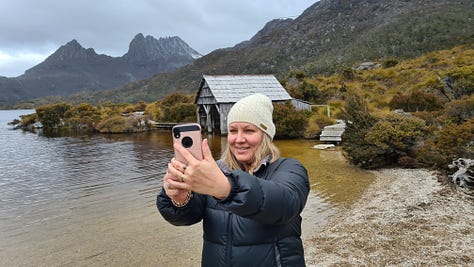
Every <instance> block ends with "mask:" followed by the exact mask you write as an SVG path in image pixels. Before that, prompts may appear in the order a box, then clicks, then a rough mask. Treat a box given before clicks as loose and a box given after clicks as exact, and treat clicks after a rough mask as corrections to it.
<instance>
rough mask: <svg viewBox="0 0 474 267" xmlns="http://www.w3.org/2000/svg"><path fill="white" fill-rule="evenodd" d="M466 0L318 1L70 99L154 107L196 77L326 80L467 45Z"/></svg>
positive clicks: (473, 33) (470, 37) (190, 86)
mask: <svg viewBox="0 0 474 267" xmlns="http://www.w3.org/2000/svg"><path fill="white" fill-rule="evenodd" d="M473 20H474V2H473V1H472V0H459V1H452V0H417V1H407V0H321V1H319V2H316V3H315V4H313V5H312V6H310V7H309V8H307V9H306V10H305V11H304V12H303V13H302V14H301V15H300V16H299V17H297V18H296V19H279V20H272V21H270V22H268V23H267V24H266V25H265V26H264V27H263V28H262V29H261V30H260V31H259V32H258V33H256V34H255V36H254V37H252V38H251V39H250V40H248V41H244V42H241V43H239V44H237V45H235V46H234V47H232V48H224V49H218V50H215V51H213V52H211V53H210V54H208V55H206V56H204V57H202V58H199V59H197V60H196V61H194V62H193V63H192V64H190V65H186V66H184V67H182V68H180V69H178V70H176V71H174V72H170V73H164V74H157V75H155V76H153V77H152V78H149V79H146V80H142V81H137V82H133V83H130V84H127V85H126V86H123V87H121V88H119V89H115V90H105V91H101V92H98V93H96V94H93V95H84V94H81V95H76V96H75V98H73V99H72V100H74V101H80V100H86V101H89V102H92V103H94V102H99V101H105V100H110V99H113V100H114V101H117V102H123V101H126V102H132V103H133V102H135V103H136V102H137V101H139V100H143V101H155V100H156V99H161V98H162V97H164V96H165V95H167V94H169V93H172V92H184V93H195V92H196V91H197V89H198V86H199V81H200V79H201V77H202V74H210V75H218V74H268V73H272V74H275V75H276V76H277V77H278V78H280V79H282V78H285V77H286V75H288V73H289V71H291V70H298V71H304V72H305V74H307V75H313V74H330V73H334V72H338V71H340V70H341V69H343V68H350V67H352V66H353V65H355V64H359V63H361V62H364V61H368V60H372V61H384V60H389V59H407V58H414V57H417V56H420V55H423V54H426V53H428V52H430V51H435V50H441V49H449V48H452V47H454V46H457V45H460V44H466V43H473V42H474V26H473V25H474V24H473V23H472V21H473Z"/></svg>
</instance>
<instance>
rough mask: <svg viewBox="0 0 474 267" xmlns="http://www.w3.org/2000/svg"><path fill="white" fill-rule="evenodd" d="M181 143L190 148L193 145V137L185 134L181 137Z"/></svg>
mask: <svg viewBox="0 0 474 267" xmlns="http://www.w3.org/2000/svg"><path fill="white" fill-rule="evenodd" d="M181 144H182V145H183V147H185V148H190V147H191V146H192V145H193V139H192V138H191V137H189V136H186V137H184V138H183V140H181Z"/></svg>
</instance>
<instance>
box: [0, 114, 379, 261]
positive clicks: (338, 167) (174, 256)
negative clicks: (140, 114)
mask: <svg viewBox="0 0 474 267" xmlns="http://www.w3.org/2000/svg"><path fill="white" fill-rule="evenodd" d="M32 112H33V111H32V110H13V111H7V110H0V203H1V206H0V266H104V265H109V266H200V252H201V244H202V240H201V239H202V234H201V225H200V224H197V225H194V226H191V227H175V226H172V225H170V224H168V223H167V222H165V221H164V220H163V219H162V218H161V216H160V215H159V213H158V212H157V210H156V207H155V198H156V195H157V193H158V192H159V190H160V189H161V184H162V177H163V175H164V173H165V171H166V163H167V162H168V161H169V159H170V158H171V157H172V153H173V151H172V148H171V135H170V132H150V133H140V134H132V135H99V134H97V135H85V136H74V137H71V136H64V137H46V136H42V135H41V134H37V133H31V132H24V131H21V130H12V129H11V128H12V126H11V125H7V123H8V122H10V121H12V120H13V119H15V118H18V116H19V115H23V114H28V113H32ZM207 138H209V140H210V143H211V144H212V149H213V152H214V155H215V156H218V154H219V153H220V151H221V149H222V147H223V146H224V145H225V142H226V139H225V138H223V137H220V136H215V135H214V136H208V137H207ZM275 143H276V145H277V146H278V147H279V148H280V150H281V152H282V155H283V156H285V157H294V158H297V159H298V160H300V161H301V162H302V163H303V164H304V165H305V166H306V167H307V169H308V172H309V174H310V181H311V194H310V196H309V199H308V204H307V206H306V208H305V211H304V212H303V229H304V232H303V237H304V238H309V237H310V236H312V235H315V234H317V230H318V228H319V227H321V226H322V225H323V224H324V222H325V220H326V219H327V217H328V216H330V215H331V214H333V213H334V212H335V211H337V209H338V208H339V207H341V206H347V205H350V204H351V203H352V202H353V201H354V200H356V199H357V198H358V196H360V194H361V193H362V192H363V191H364V190H365V188H366V187H367V185H368V184H370V183H371V181H372V180H373V177H372V175H371V174H370V173H368V172H365V171H362V170H359V169H357V168H354V167H353V166H351V165H349V164H348V163H347V162H346V161H345V160H344V157H343V156H342V152H341V150H340V148H338V149H336V150H333V151H321V150H316V149H313V148H312V146H313V145H314V144H315V141H308V140H277V141H275Z"/></svg>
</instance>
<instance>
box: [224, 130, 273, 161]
mask: <svg viewBox="0 0 474 267" xmlns="http://www.w3.org/2000/svg"><path fill="white" fill-rule="evenodd" d="M263 135H264V133H263V131H262V130H260V129H259V128H258V127H257V126H255V125H253V124H250V123H246V122H233V123H231V124H230V125H229V133H228V134H227V143H228V145H229V148H230V151H231V152H232V154H233V155H234V156H235V158H236V159H237V160H238V161H239V162H240V163H241V164H243V165H244V166H250V165H252V163H253V161H254V160H255V153H256V151H257V148H258V146H259V145H260V144H261V143H262V140H263Z"/></svg>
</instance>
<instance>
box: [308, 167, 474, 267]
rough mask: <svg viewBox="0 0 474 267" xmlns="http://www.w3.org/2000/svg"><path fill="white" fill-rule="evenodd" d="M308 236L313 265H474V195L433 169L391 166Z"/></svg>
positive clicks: (309, 252) (309, 259)
mask: <svg viewBox="0 0 474 267" xmlns="http://www.w3.org/2000/svg"><path fill="white" fill-rule="evenodd" d="M374 173H375V174H376V176H377V179H376V181H375V182H374V183H373V184H372V185H371V186H370V187H369V188H368V190H367V191H366V192H365V193H364V195H363V196H362V198H361V199H360V200H359V201H357V202H356V203H355V204H354V205H352V206H351V207H350V208H349V209H347V210H342V211H341V212H338V213H337V214H335V215H333V216H331V218H330V219H329V222H328V223H327V224H326V225H325V226H324V227H323V228H322V229H320V231H318V232H317V233H316V234H315V236H314V237H312V238H310V239H308V240H305V247H306V248H305V250H306V262H307V264H308V266H474V197H473V196H471V195H470V194H466V193H465V192H462V191H460V190H459V189H456V188H455V187H454V186H451V185H450V184H448V183H445V182H444V183H441V182H439V181H438V179H437V177H436V175H435V174H434V173H433V172H430V171H427V170H419V169H417V170H405V169H387V170H381V171H376V172H374Z"/></svg>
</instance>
